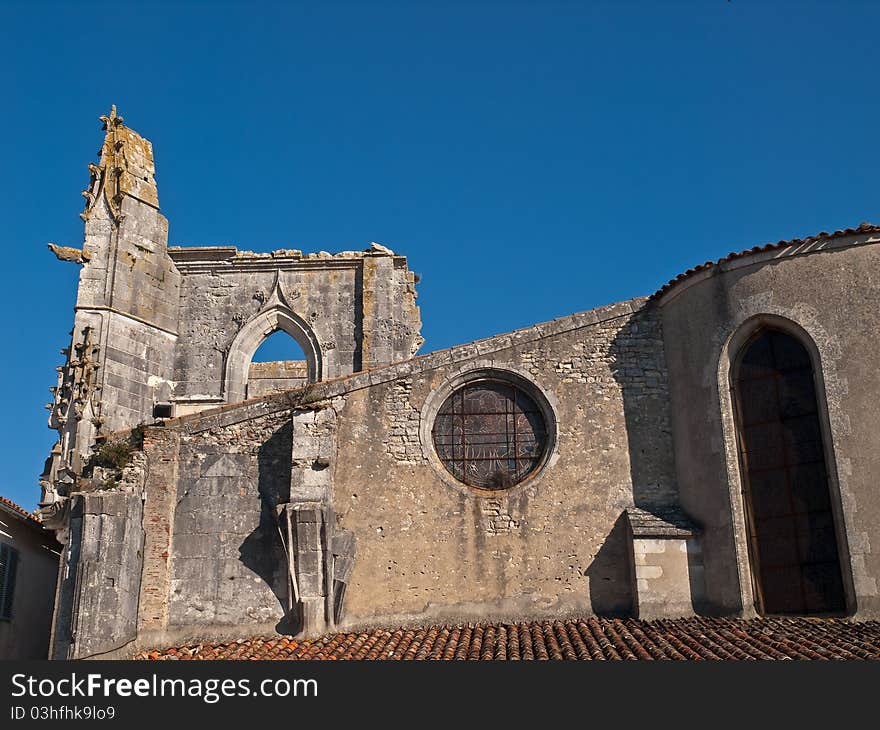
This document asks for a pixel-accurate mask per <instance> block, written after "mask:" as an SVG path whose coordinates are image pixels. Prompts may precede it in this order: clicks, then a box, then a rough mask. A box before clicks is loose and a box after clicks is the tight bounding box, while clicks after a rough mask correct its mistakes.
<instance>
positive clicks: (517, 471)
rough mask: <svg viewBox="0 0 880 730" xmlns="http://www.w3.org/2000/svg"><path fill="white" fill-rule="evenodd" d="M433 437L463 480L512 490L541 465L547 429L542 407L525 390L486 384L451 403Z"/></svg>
mask: <svg viewBox="0 0 880 730" xmlns="http://www.w3.org/2000/svg"><path fill="white" fill-rule="evenodd" d="M433 438H434V447H435V448H436V450H437V455H438V456H439V457H440V461H441V462H443V465H444V466H445V467H446V468H447V469H448V470H449V472H450V473H451V474H452V475H453V476H454V477H455V478H456V479H458V480H459V481H460V482H463V483H465V484H467V485H469V486H472V487H477V488H480V489H492V490H494V489H507V488H509V487H512V486H514V485H515V484H518V483H519V482H521V481H523V480H524V479H525V478H526V477H527V476H529V475H530V474H531V473H532V472H533V471H535V469H537V468H538V466H539V465H540V463H541V460H542V459H543V457H544V452H545V450H546V448H547V426H546V422H545V420H544V414H543V413H542V412H541V409H540V408H539V407H538V405H537V403H535V401H534V400H533V399H532V398H531V397H530V396H529V395H527V394H526V393H525V392H523V391H522V390H521V389H520V388H517V387H516V386H515V385H513V384H511V383H505V382H501V381H493V380H483V381H477V382H474V383H470V384H468V385H466V386H464V387H463V388H460V389H459V390H457V391H455V392H454V393H453V394H452V395H451V396H449V398H447V399H446V401H445V402H444V403H443V405H442V406H441V408H440V411H439V412H438V414H437V418H436V420H435V421H434V428H433Z"/></svg>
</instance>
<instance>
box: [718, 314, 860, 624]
mask: <svg viewBox="0 0 880 730" xmlns="http://www.w3.org/2000/svg"><path fill="white" fill-rule="evenodd" d="M733 392H734V405H735V411H736V426H737V441H738V444H739V454H740V463H741V466H742V477H743V492H744V498H745V506H746V527H747V531H748V543H749V555H750V559H751V565H752V576H753V580H754V585H755V593H756V598H757V608H758V611H759V612H760V613H762V614H798V615H805V614H820V615H821V614H842V613H844V612H845V611H846V596H845V592H844V586H843V578H842V569H841V563H840V551H839V547H838V539H837V530H836V526H835V519H834V512H833V508H832V502H831V499H832V496H831V490H830V488H829V479H828V466H827V464H826V458H825V444H824V437H823V433H822V424H821V421H820V418H821V417H822V415H823V414H822V413H821V412H820V410H819V409H820V406H819V399H818V398H817V397H816V386H815V378H814V373H813V364H812V360H811V358H810V353H809V352H808V351H807V349H806V347H804V345H803V344H802V343H801V342H800V341H798V340H797V339H796V338H795V337H793V336H791V335H790V334H788V333H786V332H783V331H781V330H779V329H774V328H769V327H764V328H761V329H759V330H758V331H757V332H755V333H754V334H753V335H752V337H751V338H750V339H749V340H748V341H747V342H746V343H745V344H744V345H743V346H742V348H741V350H740V353H739V357H738V361H737V363H736V367H735V369H734V377H733Z"/></svg>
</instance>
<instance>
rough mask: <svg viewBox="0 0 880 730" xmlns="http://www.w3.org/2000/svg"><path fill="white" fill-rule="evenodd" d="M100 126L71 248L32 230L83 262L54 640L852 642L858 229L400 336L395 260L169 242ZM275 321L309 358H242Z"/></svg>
mask: <svg viewBox="0 0 880 730" xmlns="http://www.w3.org/2000/svg"><path fill="white" fill-rule="evenodd" d="M102 121H103V123H104V129H105V138H104V144H103V147H102V149H101V153H100V159H99V161H98V163H97V164H91V165H89V171H90V178H91V179H90V183H89V186H88V188H87V189H86V190H85V191H84V192H83V195H84V197H85V199H86V204H85V210H84V212H83V214H82V217H83V219H84V221H85V238H84V241H83V244H82V246H80V247H67V246H59V245H55V244H50V245H49V247H50V249H51V250H52V251H53V252H54V253H55V255H56V256H57V257H58V258H59V259H61V260H63V261H69V262H72V263H75V264H77V265H78V266H80V267H81V268H80V279H79V289H78V294H77V301H76V307H75V313H74V323H73V331H72V339H71V343H70V347H69V349H67V350H66V351H65V355H66V362H65V363H64V364H63V365H62V366H61V367H59V368H58V379H57V384H56V386H55V387H54V388H53V391H54V396H55V397H54V402H53V403H51V404H50V405H49V408H50V427H51V428H53V429H56V430H57V431H58V442H57V444H56V445H55V446H54V448H53V449H52V452H51V454H50V455H49V458H48V459H47V461H46V467H45V471H44V473H43V475H42V477H41V486H42V498H41V514H42V516H43V520H44V524H45V525H46V526H48V527H50V528H51V529H53V530H55V531H56V534H57V535H58V538H59V540H60V541H61V543H62V544H63V545H64V552H63V555H62V563H61V570H60V575H59V581H58V587H57V594H56V603H55V616H54V628H53V635H52V643H51V650H50V654H51V656H52V657H55V658H84V657H96V656H104V657H108V656H132V655H133V654H135V653H137V652H139V651H142V650H152V649H153V648H154V647H157V646H164V647H167V646H172V645H175V646H180V645H183V646H223V645H224V643H223V642H230V641H238V640H240V639H241V637H248V636H278V635H287V636H294V637H296V638H295V639H292V640H287V639H285V640H284V641H288V642H289V641H294V642H295V643H296V644H297V646H299V645H302V646H305V645H308V646H315V645H316V644H314V643H309V642H311V641H312V640H314V639H315V638H316V637H319V636H337V637H339V636H342V637H358V636H365V635H368V634H369V632H370V631H371V630H373V629H376V627H380V628H382V627H384V629H387V628H388V627H403V628H401V629H400V631H401V632H410V634H407V635H412V632H416V633H418V632H419V631H421V632H423V633H425V635H426V636H427V633H426V632H428V631H436V632H440V631H441V629H433V630H429V629H427V628H425V627H431V626H434V627H443V626H446V627H447V628H446V629H443V630H446V631H452V630H453V629H452V628H449V627H456V626H459V627H466V628H467V627H474V626H476V627H504V626H511V625H518V626H533V627H534V626H541V627H546V626H553V627H559V626H563V627H565V628H564V630H563V629H557V628H553V629H552V630H551V633H553V632H556V633H553V635H554V636H557V637H561V636H563V635H564V636H566V637H568V639H567V640H568V641H570V642H572V644H571V646H572V647H573V649H572V651H574V652H575V653H578V652H579V651H581V649H579V648H578V647H579V646H580V645H578V644H577V641H578V639H575V638H574V634H575V633H576V634H577V635H578V636H579V637H580V639H579V640H580V641H581V642H582V643H584V646H585V647H586V648H585V649H584V651H586V652H588V653H590V652H591V651H592V649H590V645H589V643H588V639H586V638H584V634H583V629H582V626H588V627H593V626H598V627H600V629H597V631H600V633H601V632H606V631H610V632H611V634H610V635H614V634H615V632H616V635H618V636H619V637H623V638H622V639H621V640H622V641H624V643H627V642H628V640H627V639H626V638H625V636H626V635H629V636H633V637H638V634H637V632H641V634H642V635H644V636H646V637H648V642H649V643H648V644H644V647H646V648H645V651H647V652H648V653H650V652H651V651H652V649H651V648H650V647H651V646H653V647H654V648H656V649H658V650H659V651H662V652H666V653H669V651H668V650H667V649H666V648H665V647H664V646H663V645H662V644H661V643H658V641H661V642H662V641H665V640H666V639H665V638H663V636H661V637H660V638H659V639H657V640H654V639H652V638H651V636H652V634H651V633H650V631H651V630H652V629H650V626H652V625H654V624H653V623H651V622H652V620H663V621H667V620H668V621H681V622H683V623H681V624H680V625H681V626H683V627H685V628H686V627H691V629H693V628H694V627H697V628H699V627H705V626H715V627H716V628H717V630H718V631H721V632H724V631H727V632H728V633H730V635H731V636H736V635H737V634H736V632H737V631H741V630H742V631H745V630H746V629H742V628H741V627H742V626H745V625H746V624H748V625H749V626H752V625H755V626H762V627H767V626H770V627H771V628H770V629H767V630H770V631H774V630H777V629H774V628H773V627H774V626H776V627H778V626H782V625H783V624H781V623H773V622H779V621H783V619H781V618H776V617H787V618H785V621H792V622H794V623H792V624H791V626H795V627H804V626H809V627H813V628H810V629H809V630H807V629H803V631H806V633H803V632H802V633H801V634H799V635H801V636H802V638H804V639H805V641H807V642H808V644H805V645H804V646H806V647H807V649H808V652H813V653H816V654H821V653H822V652H821V651H820V649H821V646H822V644H821V641H822V639H821V635H822V634H823V632H826V633H828V632H830V633H829V635H830V634H834V635H835V636H837V637H838V642H843V644H847V641H846V639H845V637H844V638H841V633H840V632H842V631H845V630H846V628H845V627H847V626H848V627H850V629H851V630H852V632H854V633H853V634H852V635H853V637H861V639H857V640H856V641H854V642H850V643H851V645H852V646H856V645H857V644H858V641H862V640H863V641H865V642H867V643H866V644H865V646H866V647H867V648H865V649H864V652H867V653H868V654H870V653H871V652H872V651H876V647H877V644H876V624H875V623H870V622H872V621H874V620H876V619H877V618H880V593H878V579H880V552H878V549H875V547H876V546H878V545H880V493H878V490H877V488H876V483H877V477H878V474H880V411H878V403H880V375H878V373H880V348H878V347H877V336H878V333H880V274H878V271H880V245H878V244H880V227H877V226H873V225H869V224H862V225H860V226H858V227H856V228H849V229H846V230H840V231H836V232H834V233H820V234H818V235H816V236H813V237H810V238H807V239H795V240H791V241H780V242H778V243H772V244H768V245H766V246H760V247H756V248H753V249H751V250H748V251H744V252H742V253H738V254H730V255H729V256H727V257H725V258H723V259H721V260H719V261H717V262H710V263H706V264H703V265H702V266H699V267H696V268H694V269H692V270H690V271H688V272H686V273H684V274H682V275H681V276H679V277H677V278H676V279H674V280H673V281H671V282H669V283H668V284H666V285H664V286H662V287H661V288H660V289H659V290H658V291H657V292H655V293H654V294H652V295H650V296H646V297H640V298H636V299H632V300H629V301H625V302H620V303H616V304H611V305H609V306H605V307H599V308H597V309H592V310H589V311H585V312H578V313H575V314H572V315H569V316H566V317H560V318H559V319H555V320H553V321H551V322H544V323H540V324H536V325H534V326H532V327H527V328H524V329H521V330H517V331H514V332H509V333H505V334H500V335H495V336H492V337H488V338H486V339H483V340H478V341H476V342H471V343H467V344H462V345H459V346H456V347H452V348H449V349H446V350H441V351H438V352H433V353H429V354H425V355H417V353H418V351H419V348H420V346H421V345H422V342H423V340H422V338H421V336H420V327H421V318H420V312H419V308H418V306H417V304H416V284H417V281H418V277H417V276H416V275H415V274H414V273H413V272H411V271H410V270H409V268H408V266H407V260H406V258H405V257H404V256H401V255H398V254H396V253H394V252H393V251H391V250H389V249H388V248H386V247H384V246H382V245H379V244H375V243H374V244H370V245H369V246H366V247H365V248H364V250H357V251H343V252H341V253H335V254H330V253H326V252H319V253H312V254H304V253H302V252H301V251H298V250H281V251H275V252H272V253H267V254H260V253H252V252H248V251H240V250H238V249H237V248H236V247H233V246H212V247H175V246H168V245H167V244H168V241H167V238H168V222H167V220H166V219H165V218H164V217H163V216H162V215H161V213H160V212H159V201H158V192H157V186H156V181H155V177H154V175H155V167H154V162H153V152H152V146H151V145H150V143H149V142H148V141H147V140H146V139H144V138H143V137H141V136H140V135H138V134H137V133H136V132H134V131H133V130H131V129H130V128H129V127H127V126H126V125H125V124H124V123H123V119H122V117H121V116H119V115H118V114H117V113H116V110H115V108H114V109H113V110H112V111H111V113H110V114H109V115H107V116H104V117H102ZM633 235H636V234H633ZM707 235H712V232H711V231H709V232H707ZM279 331H282V332H284V333H286V334H287V335H289V336H290V337H292V338H293V339H294V340H295V341H296V343H297V344H298V345H299V347H300V348H301V350H302V353H303V357H302V359H301V360H295V361H284V362H275V363H259V362H257V363H255V362H252V360H253V357H254V353H255V352H256V350H257V349H258V348H259V346H260V345H261V343H262V342H263V341H264V340H265V339H266V338H267V337H269V336H271V335H273V334H274V333H275V332H279ZM707 616H717V617H724V618H717V619H711V620H710V619H708V618H702V617H707ZM755 617H764V618H762V619H760V620H758V621H756V622H753V621H750V620H751V619H754V618H755ZM803 617H825V620H826V621H828V622H830V623H828V624H827V625H825V624H822V623H821V621H820V622H819V623H818V624H817V623H810V622H816V621H818V619H816V618H810V619H806V618H803ZM600 619H601V620H600ZM590 621H592V622H593V623H589V622H590ZM614 621H618V623H614ZM711 621H718V622H721V623H717V624H712V623H711ZM530 622H531V623H530ZM553 622H557V623H553ZM584 622H587V623H584ZM700 622H703V623H700ZM706 622H708V623H706ZM725 622H726V623H725ZM737 622H739V623H737ZM762 622H764V623H762ZM767 622H769V623H767ZM798 622H807V623H798ZM859 622H867V623H859ZM675 625H678V624H675ZM786 625H787V624H786ZM817 626H825V628H816V627H817ZM410 627H415V628H410ZM419 627H422V628H419ZM572 627H574V628H572ZM620 627H623V628H622V629H621V628H620ZM737 627H740V628H737ZM872 627H873V628H872ZM384 629H383V630H384ZM691 629H687V631H690V630H691ZM456 630H459V629H456ZM461 630H464V629H461ZM474 630H476V629H474ZM485 630H489V629H485ZM499 630H501V629H496V628H491V631H492V632H493V634H492V635H493V636H497V635H498V631H499ZM590 630H591V631H592V629H590ZM694 630H696V629H694ZM700 630H701V631H702V630H703V629H700ZM712 630H713V631H715V630H716V629H712ZM778 630H779V631H781V629H778ZM467 631H469V632H471V633H468V634H467V635H468V636H469V637H470V636H472V635H473V631H472V629H471V628H467ZM479 631H480V632H483V631H484V628H479ZM546 631H547V630H546V629H543V628H542V629H541V632H543V634H544V635H546ZM559 631H562V633H561V634H560V633H559ZM682 631H685V634H687V631H686V630H685V629H682ZM748 631H751V629H749V630H748ZM755 631H757V632H758V634H761V632H763V631H765V629H764V628H760V629H755ZM798 631H801V629H798ZM872 631H873V632H874V634H871V632H872ZM392 632H393V630H392ZM504 632H505V636H508V635H509V629H507V628H506V629H504ZM530 632H531V633H529V636H532V637H534V636H535V634H534V629H530ZM572 632H574V633H572ZM621 632H623V633H621ZM835 632H836V633H835ZM860 632H861V633H860ZM673 633H674V632H673ZM704 633H705V632H704ZM389 635H391V634H390V633H389ZM480 635H481V636H484V635H485V634H483V633H481V634H480ZM591 635H592V636H593V637H594V639H596V641H599V642H600V644H601V641H600V638H599V636H598V634H595V633H593V634H591ZM719 635H723V634H719ZM750 635H751V634H750ZM869 635H873V636H874V638H865V637H869ZM437 636H439V633H435V634H434V635H432V639H431V641H432V643H431V650H433V648H434V646H435V645H437V646H439V644H437V641H438V639H437ZM460 636H461V634H459V637H460ZM817 637H818V638H817ZM278 640H279V641H280V639H278ZM328 640H332V639H328ZM457 640H458V639H457ZM548 640H549V637H548ZM559 640H560V641H561V638H559ZM611 640H612V642H613V641H614V639H613V638H612V639H611ZM725 640H726V641H729V642H730V641H732V642H733V643H732V644H731V645H732V646H735V645H736V642H735V641H733V640H732V639H730V637H729V636H727V637H726V639H725ZM754 640H755V641H757V642H758V644H757V646H759V649H758V650H756V651H757V652H758V653H760V652H764V653H766V652H767V651H769V650H766V649H765V648H763V647H765V644H766V645H770V646H772V642H769V644H768V643H767V642H764V643H761V642H762V641H763V639H761V636H758V638H757V639H754ZM265 641H275V640H274V639H266V640H265ZM322 641H326V640H323V639H322ZM338 641H343V643H344V642H345V641H351V642H357V641H359V639H357V638H351V639H350V640H349V639H339V640H338ZM364 641H367V639H364ZM468 641H471V639H468ZM530 641H533V649H532V651H534V650H535V649H534V647H536V646H538V644H539V643H540V642H538V640H537V639H533V640H530ZM639 641H641V639H639ZM669 641H671V640H669ZM678 641H680V642H683V643H684V644H685V645H687V640H686V639H683V638H679V639H678ZM302 642H305V643H302ZM651 642H653V643H651ZM871 642H873V643H871ZM352 645H353V644H352ZM444 645H445V644H444ZM640 645H642V644H640ZM671 646H673V650H674V651H673V652H672V653H675V652H678V653H679V654H681V655H683V656H687V655H688V653H687V651H684V650H682V649H681V648H680V647H679V646H678V645H676V644H675V643H674V642H672V643H671ZM721 646H722V650H723V651H722V653H723V652H730V651H731V649H730V648H729V645H728V644H722V645H721ZM841 646H842V644H841ZM817 647H818V648H817ZM691 648H692V649H693V650H694V651H698V650H697V649H696V648H694V647H691ZM741 649H742V650H743V651H745V652H748V651H749V650H748V648H746V646H743V647H741ZM468 651H470V650H469V649H468ZM493 651H495V649H493ZM499 651H500V650H499ZM504 651H505V652H506V651H507V649H505V650H504ZM565 651H567V650H565ZM565 651H563V653H565ZM616 651H618V652H620V651H622V650H621V649H620V648H618V649H617V650H616ZM630 651H632V652H635V653H636V654H638V652H637V651H636V649H635V648H633V647H630ZM709 651H710V652H711V651H714V650H712V649H711V648H710V649H709ZM829 651H830V650H829ZM840 651H843V652H844V653H846V652H849V653H852V654H854V653H857V651H856V650H855V649H852V648H851V647H849V646H844V647H843V649H841V650H840ZM418 652H419V650H418V649H417V650H415V653H418ZM453 653H454V652H453Z"/></svg>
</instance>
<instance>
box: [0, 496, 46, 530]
mask: <svg viewBox="0 0 880 730" xmlns="http://www.w3.org/2000/svg"><path fill="white" fill-rule="evenodd" d="M0 504H2V505H4V506H5V507H8V508H9V509H10V511H12V512H15V513H17V514H18V515H19V516H20V517H25V518H27V519H29V520H31V521H32V522H36V523H37V524H38V525H39V524H41V522H42V520H40V518H39V517H38V516H37V515H35V514H34V513H32V512H28V511H27V510H26V509H25V508H24V507H19V506H18V505H17V504H16V503H15V502H13V501H12V500H11V499H7V498H6V497H0Z"/></svg>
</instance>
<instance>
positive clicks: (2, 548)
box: [0, 545, 18, 619]
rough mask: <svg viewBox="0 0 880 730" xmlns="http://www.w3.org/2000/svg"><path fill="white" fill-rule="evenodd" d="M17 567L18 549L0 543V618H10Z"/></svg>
mask: <svg viewBox="0 0 880 730" xmlns="http://www.w3.org/2000/svg"><path fill="white" fill-rule="evenodd" d="M17 567H18V551H17V550H16V549H15V548H13V547H11V546H9V545H0V618H4V619H10V618H12V601H13V597H14V596H15V573H16V568H17Z"/></svg>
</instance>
